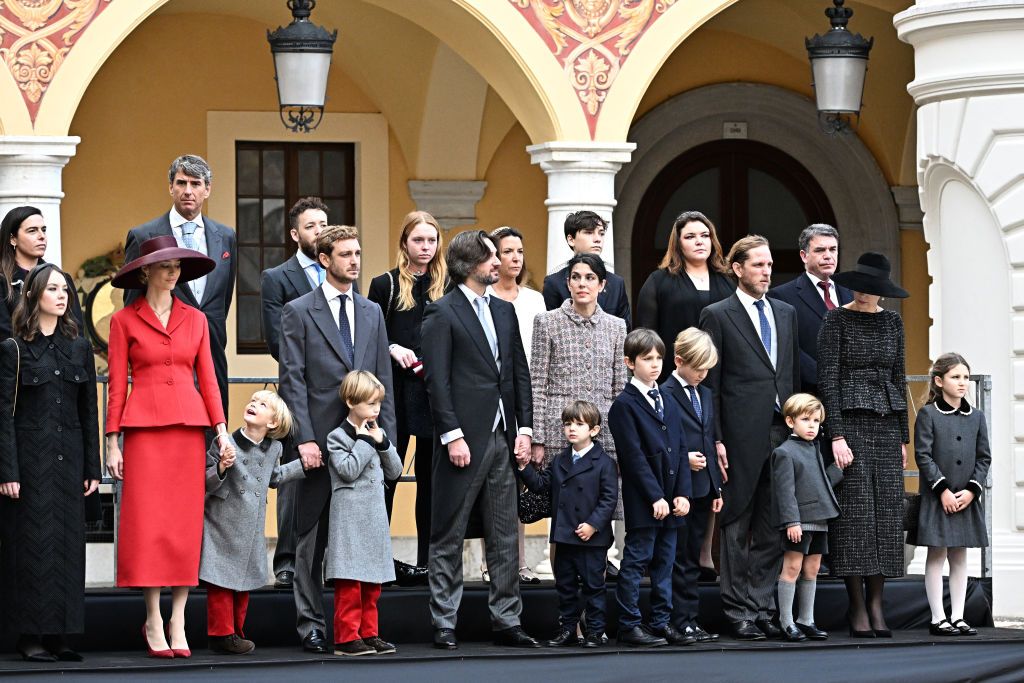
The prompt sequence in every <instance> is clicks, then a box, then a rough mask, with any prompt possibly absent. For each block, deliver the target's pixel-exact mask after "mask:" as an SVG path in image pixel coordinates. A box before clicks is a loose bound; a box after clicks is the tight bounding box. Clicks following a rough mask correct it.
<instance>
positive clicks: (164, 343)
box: [162, 339, 171, 346]
mask: <svg viewBox="0 0 1024 683" xmlns="http://www.w3.org/2000/svg"><path fill="white" fill-rule="evenodd" d="M162 343H163V345H164V346H167V345H168V344H170V343H171V342H169V341H167V340H166V339H164V340H163V342H162Z"/></svg>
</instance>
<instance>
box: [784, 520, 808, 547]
mask: <svg viewBox="0 0 1024 683" xmlns="http://www.w3.org/2000/svg"><path fill="white" fill-rule="evenodd" d="M803 537H804V530H803V529H802V528H800V525H799V524H795V525H793V526H791V527H789V528H788V529H786V538H788V539H789V542H790V543H799V542H800V539H801V538H803Z"/></svg>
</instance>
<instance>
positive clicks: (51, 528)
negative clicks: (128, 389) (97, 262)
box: [0, 264, 100, 662]
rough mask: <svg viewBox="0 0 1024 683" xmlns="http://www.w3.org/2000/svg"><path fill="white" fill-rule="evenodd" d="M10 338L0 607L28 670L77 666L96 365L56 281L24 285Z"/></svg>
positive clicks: (56, 271) (5, 363)
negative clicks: (72, 643) (72, 642)
mask: <svg viewBox="0 0 1024 683" xmlns="http://www.w3.org/2000/svg"><path fill="white" fill-rule="evenodd" d="M23 289H24V296H22V297H20V301H19V304H18V307H17V308H16V309H15V311H14V319H13V324H14V337H13V339H11V340H9V341H4V342H3V343H2V344H0V441H2V443H3V444H4V447H3V448H0V496H2V497H0V509H2V514H0V520H2V525H0V544H2V545H3V549H4V552H3V557H2V560H0V596H2V597H0V604H3V606H4V607H3V612H2V613H3V621H4V622H5V626H6V627H7V629H8V630H10V631H14V632H16V633H18V634H19V637H18V644H17V649H18V652H20V653H21V656H22V657H24V658H25V659H26V660H28V661H35V662H52V661H56V660H58V659H59V660H62V661H81V659H82V657H81V655H79V654H78V653H76V652H75V651H73V650H72V649H70V648H69V647H68V644H67V641H66V640H65V635H66V634H69V633H81V632H82V631H84V630H85V497H86V496H90V495H92V494H93V493H95V492H96V489H97V488H98V487H99V483H100V482H99V480H100V460H99V457H100V456H99V439H98V438H97V433H96V432H97V426H98V418H97V407H96V366H95V363H94V361H93V355H92V347H91V345H90V344H89V342H88V341H87V340H86V339H85V338H83V337H82V336H80V335H79V334H78V325H77V324H76V322H75V321H74V319H73V318H72V316H70V315H69V314H68V309H69V302H70V299H71V298H72V296H73V293H72V292H71V291H70V288H69V287H68V284H67V278H66V275H65V273H64V272H62V271H61V270H60V268H58V267H57V266H55V265H51V264H41V265H38V266H36V267H35V268H33V269H32V270H31V271H30V272H29V274H28V275H27V277H25V278H24V287H23Z"/></svg>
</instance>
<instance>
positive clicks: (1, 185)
mask: <svg viewBox="0 0 1024 683" xmlns="http://www.w3.org/2000/svg"><path fill="white" fill-rule="evenodd" d="M79 142H81V138H78V137H59V136H52V137H51V136H44V135H40V136H11V135H0V216H4V215H6V214H7V212H8V211H10V210H11V209H12V208H14V207H15V206H22V205H26V204H27V205H29V206H35V207H37V208H38V209H40V210H41V211H42V212H43V218H45V219H46V237H47V243H46V254H45V256H44V257H43V258H45V259H46V261H48V262H50V263H56V264H58V265H60V263H61V251H60V245H61V239H60V201H61V200H62V199H63V198H64V191H63V189H62V184H61V174H62V173H63V171H64V166H65V165H67V163H68V161H69V160H70V159H71V157H73V156H75V149H76V148H77V147H78V143H79Z"/></svg>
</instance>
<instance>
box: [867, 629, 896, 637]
mask: <svg viewBox="0 0 1024 683" xmlns="http://www.w3.org/2000/svg"><path fill="white" fill-rule="evenodd" d="M871 630H872V631H874V632H875V638H892V631H890V630H889V629H887V628H873V629H871Z"/></svg>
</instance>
